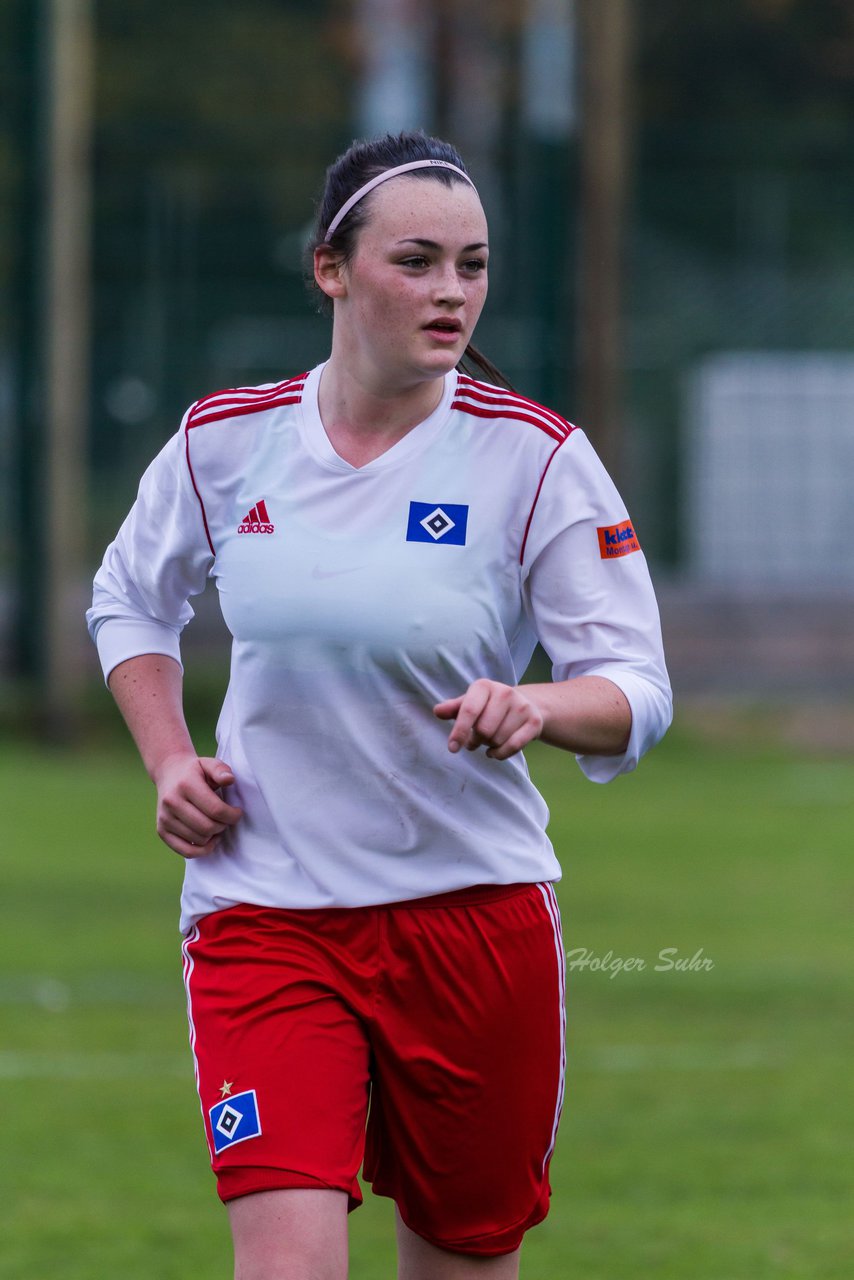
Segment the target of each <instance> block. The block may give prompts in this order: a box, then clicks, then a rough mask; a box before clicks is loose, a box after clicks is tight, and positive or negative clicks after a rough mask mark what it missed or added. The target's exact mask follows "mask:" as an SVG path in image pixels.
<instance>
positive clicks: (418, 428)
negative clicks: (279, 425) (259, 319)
mask: <svg viewBox="0 0 854 1280" xmlns="http://www.w3.org/2000/svg"><path fill="white" fill-rule="evenodd" d="M325 367H326V362H325V361H324V363H323V364H319V365H318V366H317V367H316V368H315V369H312V371H311V373H309V375H308V377H307V378H306V380H305V385H304V386H303V392H302V400H301V403H300V410H301V413H300V418H301V422H302V428H303V438H304V440H305V443H306V446H307V448H308V449H309V451H310V452H311V453H312V454H313V455H314V457H315V458H316V459H317V461H318V462H320V463H322V464H323V465H324V466H326V467H331V468H332V469H333V470H335V471H344V472H350V473H351V474H353V475H371V474H373V473H374V472H375V471H385V470H387V469H388V468H390V467H396V466H400V465H401V464H402V463H404V462H406V461H408V459H410V458H412V457H414V456H415V454H417V453H420V452H421V450H422V449H426V447H427V445H428V444H430V442H431V441H432V440H435V438H436V435H437V433H438V432H439V430H440V429H441V428H442V427H443V426H444V424H445V422H446V421H447V420H448V417H449V411H450V407H451V401H452V400H453V398H454V393H455V392H456V388H457V372H456V370H451V372H450V373H447V374H445V377H444V383H445V385H444V388H443V390H442V397H441V399H440V400H439V403H438V405H437V406H436V408H435V409H434V410H433V412H432V413H431V414H429V415H428V417H426V418H423V419H422V420H421V422H417V423H416V424H415V426H414V427H412V428H410V430H409V431H407V433H406V435H405V436H402V437H401V438H400V440H396V441H395V443H394V444H393V445H390V446H389V448H388V449H386V450H385V451H384V452H383V453H381V454H379V455H378V456H377V457H376V458H372V459H371V461H370V462H366V463H365V464H364V465H363V466H361V467H354V466H353V464H352V463H351V462H347V461H346V460H345V459H344V458H342V457H341V455H340V454H339V453H336V451H335V449H334V448H333V445H332V441H331V440H330V439H329V436H328V435H327V434H326V428H325V427H324V425H323V421H322V419H321V417H320V409H319V406H318V391H319V389H320V378H321V375H322V373H323V370H324V368H325Z"/></svg>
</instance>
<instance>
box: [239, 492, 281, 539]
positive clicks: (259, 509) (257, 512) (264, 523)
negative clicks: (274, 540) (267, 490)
mask: <svg viewBox="0 0 854 1280" xmlns="http://www.w3.org/2000/svg"><path fill="white" fill-rule="evenodd" d="M275 528H276V526H275V525H274V524H270V517H269V515H268V514H267V504H266V502H265V501H264V499H263V498H262V499H261V501H260V502H256V503H255V506H254V507H253V508H252V510H251V511H250V512H249V514H248V515H245V516H244V517H243V519H242V520H241V522H240V524H239V525H238V526H237V532H238V533H273V532H274V531H275Z"/></svg>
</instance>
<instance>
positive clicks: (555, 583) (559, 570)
mask: <svg viewBox="0 0 854 1280" xmlns="http://www.w3.org/2000/svg"><path fill="white" fill-rule="evenodd" d="M523 590H524V594H525V603H526V608H527V609H528V612H529V615H530V617H531V621H532V625H533V627H534V630H535V632H536V634H537V637H538V638H539V641H540V643H541V645H542V647H543V649H544V650H545V651H546V653H547V654H548V656H549V658H550V659H551V663H552V676H553V679H555V680H567V679H572V678H574V677H577V676H603V677H605V678H606V679H608V680H610V681H612V682H613V683H614V684H615V685H617V687H618V688H619V689H621V690H622V692H623V693H624V694H625V697H626V699H627V700H628V703H629V706H630V708H631V715H632V725H631V734H630V738H629V742H628V746H627V748H626V750H625V752H624V753H622V754H621V755H617V756H596V755H580V756H578V757H577V759H578V763H579V765H580V766H581V769H582V770H583V772H584V773H585V775H586V776H587V777H588V778H590V779H591V780H592V781H594V782H609V781H610V780H611V779H612V778H615V777H616V776H617V775H618V774H621V773H628V772H629V771H630V770H632V769H634V768H635V767H636V766H637V763H638V761H639V760H640V758H641V756H642V755H643V754H644V752H646V751H648V750H649V749H650V747H653V746H654V745H655V744H656V742H658V741H659V739H660V738H661V737H663V735H664V733H665V731H666V729H667V727H668V725H669V724H670V721H671V718H672V698H671V691H670V681H669V679H668V675H667V669H666V666H665V660H664V652H663V646H662V640H661V626H660V621H659V613H658V605H657V602H656V599H655V593H654V591H653V587H652V582H651V580H650V576H649V570H648V568H647V563H646V558H645V557H644V554H643V552H642V551H641V550H640V546H639V542H638V539H637V534H636V531H635V529H634V526H633V524H632V522H631V520H630V518H629V515H628V512H627V511H626V508H625V505H624V503H623V500H622V498H621V497H620V495H619V493H618V491H617V489H616V487H615V486H614V484H613V482H612V480H611V479H610V477H609V475H608V473H607V472H606V470H605V468H604V467H603V466H602V463H601V462H600V461H599V458H598V457H597V456H596V453H595V452H594V450H593V448H592V446H591V444H590V442H589V441H588V440H587V438H586V437H585V435H584V433H583V432H581V431H578V430H575V431H573V432H572V434H571V435H570V436H569V438H568V439H567V440H566V441H565V442H564V443H563V444H562V445H561V447H560V448H559V449H558V450H557V451H556V452H555V454H554V456H553V458H552V459H551V461H550V465H549V467H548V470H547V471H546V473H545V475H544V477H543V480H542V484H541V488H540V491H539V494H538V496H537V500H536V503H535V506H534V510H533V512H532V515H531V520H530V526H529V532H528V538H527V542H526V547H525V556H524V562H523Z"/></svg>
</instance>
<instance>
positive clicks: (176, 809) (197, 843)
mask: <svg viewBox="0 0 854 1280" xmlns="http://www.w3.org/2000/svg"><path fill="white" fill-rule="evenodd" d="M233 782H234V774H233V773H232V771H231V769H230V768H229V767H228V765H226V764H224V763H223V762H222V761H221V760H215V759H211V758H209V757H204V758H198V757H195V756H182V757H179V758H177V759H175V760H172V761H169V762H168V765H167V767H166V768H165V769H164V771H163V774H162V775H161V776H160V777H158V779H157V784H158V799H157V834H158V835H159V836H160V839H161V840H163V842H164V843H165V844H167V845H168V846H169V848H170V849H173V850H174V851H175V852H176V853H178V854H180V855H181V857H184V858H198V857H203V856H204V855H205V854H207V853H211V852H212V851H213V849H215V848H216V845H217V842H218V840H219V837H220V835H221V834H222V832H223V831H225V829H226V828H227V827H230V826H234V824H235V823H236V822H238V821H239V820H240V818H241V816H242V813H243V810H242V809H239V808H237V807H236V806H235V805H230V804H228V803H226V801H225V800H223V799H222V797H221V796H220V795H219V793H218V791H217V788H218V787H220V786H228V785H230V784H231V783H233Z"/></svg>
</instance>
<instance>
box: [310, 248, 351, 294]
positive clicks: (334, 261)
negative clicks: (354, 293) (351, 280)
mask: <svg viewBox="0 0 854 1280" xmlns="http://www.w3.org/2000/svg"><path fill="white" fill-rule="evenodd" d="M314 279H315V281H316V282H317V287H318V289H320V290H321V291H322V292H323V293H325V294H326V296H327V298H343V297H345V296H346V294H347V284H346V279H345V271H344V260H343V258H342V257H341V254H340V253H337V252H336V251H335V250H334V249H331V248H330V247H329V245H328V244H321V245H318V246H317V248H316V249H315V251H314Z"/></svg>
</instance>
